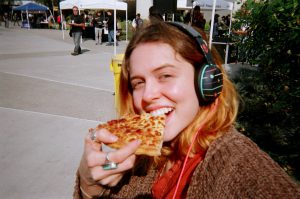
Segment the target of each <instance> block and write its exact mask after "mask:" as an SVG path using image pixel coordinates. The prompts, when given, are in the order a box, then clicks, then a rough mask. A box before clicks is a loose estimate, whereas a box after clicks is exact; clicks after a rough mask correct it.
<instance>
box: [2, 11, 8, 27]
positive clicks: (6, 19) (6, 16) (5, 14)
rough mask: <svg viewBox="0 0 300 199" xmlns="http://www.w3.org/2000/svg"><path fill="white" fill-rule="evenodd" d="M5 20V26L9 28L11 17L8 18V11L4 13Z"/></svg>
mask: <svg viewBox="0 0 300 199" xmlns="http://www.w3.org/2000/svg"><path fill="white" fill-rule="evenodd" d="M3 20H4V23H5V28H9V19H8V14H7V13H4V16H3Z"/></svg>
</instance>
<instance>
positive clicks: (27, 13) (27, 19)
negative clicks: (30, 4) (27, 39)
mask: <svg viewBox="0 0 300 199" xmlns="http://www.w3.org/2000/svg"><path fill="white" fill-rule="evenodd" d="M26 17H27V25H28V29H30V23H29V18H28V10H26Z"/></svg>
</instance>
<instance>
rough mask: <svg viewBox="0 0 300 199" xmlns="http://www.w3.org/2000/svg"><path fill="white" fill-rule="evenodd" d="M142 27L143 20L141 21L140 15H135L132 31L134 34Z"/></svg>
mask: <svg viewBox="0 0 300 199" xmlns="http://www.w3.org/2000/svg"><path fill="white" fill-rule="evenodd" d="M142 26H143V19H141V14H140V13H137V14H136V16H135V18H134V19H133V20H132V31H133V32H135V31H137V30H138V29H140V28H141V27H142Z"/></svg>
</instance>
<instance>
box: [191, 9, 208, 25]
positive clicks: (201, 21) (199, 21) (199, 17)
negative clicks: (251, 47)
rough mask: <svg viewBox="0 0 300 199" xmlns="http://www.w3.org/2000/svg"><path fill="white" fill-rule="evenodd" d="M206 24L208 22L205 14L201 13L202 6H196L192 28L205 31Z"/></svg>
mask: <svg viewBox="0 0 300 199" xmlns="http://www.w3.org/2000/svg"><path fill="white" fill-rule="evenodd" d="M205 23H206V20H205V18H204V17H203V14H202V13H201V9H200V6H198V5H197V6H195V8H194V9H193V17H192V26H196V27H198V28H201V29H202V30H204V29H205Z"/></svg>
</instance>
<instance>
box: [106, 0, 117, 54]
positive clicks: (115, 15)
mask: <svg viewBox="0 0 300 199" xmlns="http://www.w3.org/2000/svg"><path fill="white" fill-rule="evenodd" d="M114 2H115V7H114V55H116V54H117V46H116V44H117V41H116V40H117V27H116V25H117V10H116V6H117V4H116V0H115V1H114ZM108 34H109V33H108Z"/></svg>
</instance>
